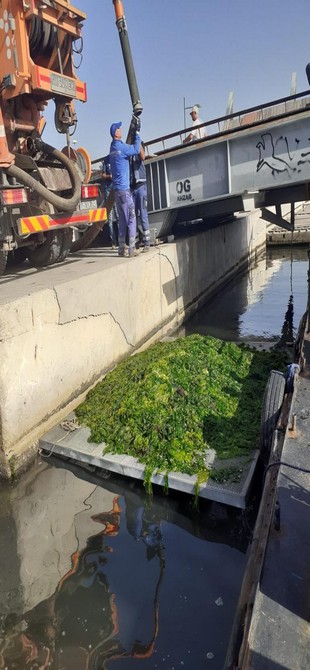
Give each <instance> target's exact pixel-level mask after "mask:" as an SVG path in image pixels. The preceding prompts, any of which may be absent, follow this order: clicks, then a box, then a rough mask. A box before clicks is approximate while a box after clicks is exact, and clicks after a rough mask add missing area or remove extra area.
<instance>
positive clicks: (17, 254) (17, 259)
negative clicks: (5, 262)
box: [12, 247, 28, 263]
mask: <svg viewBox="0 0 310 670" xmlns="http://www.w3.org/2000/svg"><path fill="white" fill-rule="evenodd" d="M12 254H13V262H14V263H23V262H24V261H25V260H26V258H27V257H28V249H27V247H18V248H17V249H13V252H12Z"/></svg>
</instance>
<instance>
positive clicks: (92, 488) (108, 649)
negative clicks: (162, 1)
mask: <svg viewBox="0 0 310 670" xmlns="http://www.w3.org/2000/svg"><path fill="white" fill-rule="evenodd" d="M307 269H308V261H307V254H306V251H296V252H295V251H294V254H293V258H291V257H290V254H289V253H288V254H287V253H284V256H283V254H282V252H278V251H272V253H271V254H270V253H268V256H267V258H266V259H265V260H262V261H260V262H259V263H257V265H256V267H255V268H253V269H252V270H251V271H250V273H249V274H248V275H247V276H245V277H243V278H241V279H240V280H239V281H238V282H234V284H232V285H231V286H228V287H227V289H226V290H225V292H224V293H223V295H221V296H220V298H218V299H216V300H213V301H212V303H210V304H209V305H208V306H206V307H205V308H204V309H203V310H202V311H201V312H200V313H199V314H197V315H196V316H195V318H194V319H192V320H191V322H190V323H188V324H187V325H186V328H185V331H186V333H190V332H202V333H209V334H212V335H216V336H219V337H222V338H227V339H232V340H234V341H236V340H238V339H251V340H256V341H257V340H264V339H265V338H266V339H268V340H270V339H274V338H278V337H279V336H280V335H281V332H282V330H283V324H284V323H285V331H284V332H285V338H286V339H287V338H289V337H290V335H291V334H292V333H295V332H296V328H297V326H298V323H299V320H300V318H301V316H302V314H303V312H304V311H305V306H306V296H307ZM288 306H289V309H288ZM287 326H289V327H287ZM250 511H251V510H250ZM250 523H251V519H250V512H247V513H243V512H241V511H239V510H233V509H231V508H227V507H224V506H220V505H216V504H212V503H208V502H206V501H202V502H201V503H200V508H199V510H195V509H194V507H193V504H192V500H191V499H189V498H187V497H186V496H182V495H179V494H174V493H170V495H169V496H168V497H166V496H164V495H163V494H162V492H161V491H160V490H155V491H154V495H153V497H152V498H149V497H148V496H147V495H146V493H145V492H144V489H143V487H142V486H140V485H139V484H137V483H130V482H126V481H125V480H122V479H119V478H116V477H110V476H108V477H107V478H104V477H102V478H98V475H96V474H95V473H92V472H91V471H90V470H88V471H82V470H81V469H75V467H74V466H73V465H72V466H66V467H65V466H64V464H62V463H61V462H60V461H59V460H54V461H52V458H50V459H46V460H45V461H44V462H39V463H38V464H36V465H35V466H34V467H33V468H32V469H31V470H30V471H29V472H28V473H27V474H26V475H24V476H23V477H22V478H21V480H20V481H19V482H18V483H17V484H15V486H13V487H12V486H8V485H6V486H4V485H2V488H1V491H0V528H1V533H0V568H1V569H0V607H1V609H0V613H1V619H0V668H1V669H5V668H6V669H7V670H45V669H47V668H49V669H51V670H95V669H96V670H103V669H104V668H107V669H109V668H111V669H113V670H118V669H121V668H129V669H136V668H143V669H144V668H145V669H147V668H150V669H151V668H152V669H155V668H160V669H161V668H162V669H167V670H177V669H183V668H184V670H185V669H186V668H187V669H189V670H202V669H205V668H211V669H212V670H221V669H222V667H223V663H224V659H225V654H226V649H227V644H228V638H229V633H230V629H231V626H232V622H233V615H234V610H235V606H236V603H237V599H238V595H239V590H240V586H241V582H242V577H243V572H244V568H245V562H246V555H245V552H246V548H247V544H248V540H249V537H250Z"/></svg>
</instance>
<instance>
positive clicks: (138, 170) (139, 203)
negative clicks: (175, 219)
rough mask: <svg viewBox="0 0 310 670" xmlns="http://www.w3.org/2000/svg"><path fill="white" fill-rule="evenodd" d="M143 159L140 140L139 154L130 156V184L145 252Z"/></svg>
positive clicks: (147, 237) (147, 236) (147, 229)
mask: <svg viewBox="0 0 310 670" xmlns="http://www.w3.org/2000/svg"><path fill="white" fill-rule="evenodd" d="M144 159H145V147H144V142H141V146H140V153H139V155H138V156H133V157H132V158H131V171H130V186H131V191H132V197H133V201H134V205H135V212H136V219H137V225H138V231H139V232H140V234H141V236H142V243H143V251H144V252H146V251H149V249H150V226H149V216H148V211H147V186H146V169H145V164H144ZM140 221H141V228H140Z"/></svg>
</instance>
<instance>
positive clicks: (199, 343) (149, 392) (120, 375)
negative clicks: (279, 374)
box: [76, 335, 286, 489]
mask: <svg viewBox="0 0 310 670" xmlns="http://www.w3.org/2000/svg"><path fill="white" fill-rule="evenodd" d="M285 363H286V361H285V358H284V356H283V354H281V353H280V352H277V351H274V350H272V351H257V350H255V349H250V348H249V347H246V346H244V345H243V346H238V345H236V344H234V343H230V342H224V341H222V340H219V339H216V338H213V337H209V336H201V335H191V336H189V337H185V338H180V339H176V340H174V341H169V342H160V343H157V344H155V345H153V346H151V347H150V348H149V349H147V350H146V351H144V352H142V353H139V354H136V355H134V356H132V357H130V358H128V359H126V360H124V361H122V362H121V363H119V365H117V367H116V368H115V369H114V370H112V371H111V372H110V373H108V374H107V375H106V377H105V378H104V379H103V381H101V382H100V383H99V384H97V386H96V387H95V388H94V389H92V390H91V391H90V392H89V393H88V395H87V397H86V399H85V401H84V402H83V403H82V404H81V405H80V406H79V407H78V408H77V409H76V416H77V418H78V421H79V423H80V424H83V425H85V426H87V427H88V428H89V429H90V431H91V432H90V437H89V441H90V442H94V443H102V442H103V443H104V451H103V453H107V452H109V453H112V454H115V453H117V454H127V455H130V456H134V457H135V458H137V459H138V460H139V462H140V463H142V464H145V470H144V482H145V485H146V487H147V488H148V489H150V487H151V477H152V474H154V473H162V474H164V475H165V478H166V482H167V483H168V474H169V472H181V473H186V474H188V475H196V476H197V486H199V485H200V484H202V483H203V482H204V481H206V480H207V479H208V477H211V478H212V479H214V480H215V481H219V482H220V481H221V478H224V481H226V480H227V477H228V478H229V477H231V478H232V480H233V481H234V479H233V477H234V474H235V473H234V470H235V468H224V469H223V470H221V469H219V468H217V469H216V470H214V472H212V469H210V466H209V467H207V465H206V450H210V449H212V450H214V451H215V452H216V457H217V460H218V461H223V464H224V462H225V461H226V462H227V460H229V459H238V458H240V457H241V458H244V457H250V456H251V455H252V454H253V450H254V449H255V448H256V447H258V445H259V436H260V422H261V408H262V399H263V394H264V390H265V386H266V383H267V380H268V376H269V373H270V370H271V369H277V370H285V367H286V365H285Z"/></svg>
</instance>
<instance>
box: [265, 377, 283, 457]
mask: <svg viewBox="0 0 310 670" xmlns="http://www.w3.org/2000/svg"><path fill="white" fill-rule="evenodd" d="M285 384H286V380H285V375H284V374H283V372H279V371H278V370H271V372H270V375H269V379H268V382H267V385H266V388H265V393H264V397H263V405H262V416H261V430H260V459H261V461H262V462H263V464H264V465H267V463H268V461H269V456H270V450H271V444H272V438H273V433H274V431H275V428H276V425H277V422H278V419H279V415H280V410H281V407H282V403H283V399H284V393H285Z"/></svg>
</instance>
